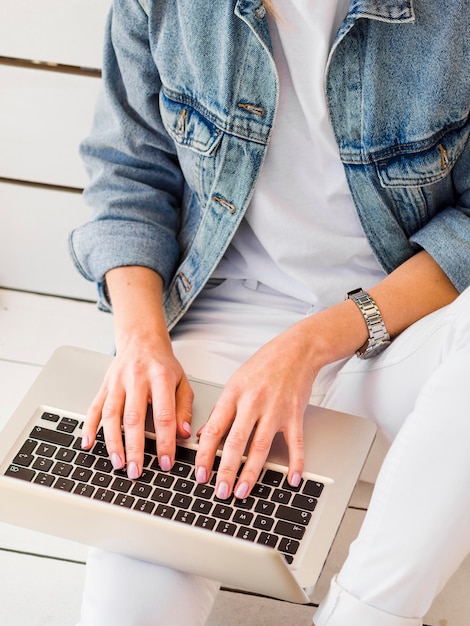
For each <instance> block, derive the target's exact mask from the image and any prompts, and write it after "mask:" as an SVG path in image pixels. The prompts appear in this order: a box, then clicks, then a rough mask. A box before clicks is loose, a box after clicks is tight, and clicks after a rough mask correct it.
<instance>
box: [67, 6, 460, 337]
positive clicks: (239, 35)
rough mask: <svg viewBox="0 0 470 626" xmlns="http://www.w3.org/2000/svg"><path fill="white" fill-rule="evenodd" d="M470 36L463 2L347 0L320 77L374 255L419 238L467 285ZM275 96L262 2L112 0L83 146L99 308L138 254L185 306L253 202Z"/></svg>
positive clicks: (85, 264)
mask: <svg viewBox="0 0 470 626" xmlns="http://www.w3.org/2000/svg"><path fill="white" fill-rule="evenodd" d="M469 33H470V6H469V1H468V0H433V1H432V2H430V0H352V2H351V5H350V10H349V13H348V15H347V17H346V19H345V20H344V22H343V24H342V25H341V28H340V30H339V32H338V34H337V36H336V39H335V42H334V45H333V49H332V51H331V54H330V57H329V62H328V66H327V71H326V76H325V89H326V94H327V101H328V105H329V109H330V116H331V121H332V125H333V129H334V133H335V136H336V139H337V142H338V145H339V149H340V154H341V159H342V161H343V163H344V167H345V171H346V175H347V179H348V183H349V186H350V189H351V193H352V196H353V199H354V202H355V204H356V208H357V211H358V214H359V217H360V220H361V222H362V225H363V228H364V231H365V233H366V236H367V237H368V240H369V242H370V244H371V246H372V249H373V251H374V253H375V255H376V256H377V259H378V260H379V262H380V263H381V264H382V266H383V268H384V269H385V270H386V271H387V272H389V271H391V270H393V269H394V268H396V267H397V266H398V265H400V264H401V263H403V262H404V261H405V260H406V259H408V258H409V257H410V256H411V255H413V254H414V253H416V252H417V251H418V250H420V249H422V248H424V249H426V250H427V251H428V252H429V253H430V254H431V255H432V256H433V257H434V258H435V259H436V260H437V262H438V263H439V264H440V265H441V267H442V268H443V269H444V271H445V272H446V273H447V275H448V276H449V277H450V279H451V280H452V281H453V283H454V284H455V286H456V287H457V288H458V289H459V290H463V289H464V288H465V287H466V286H467V285H469V284H470V140H469V133H470V118H469V107H470V42H469V39H470V36H469ZM306 62H308V60H307V59H306ZM277 97H278V79H277V74H276V68H275V66H274V62H273V59H272V54H271V43H270V37H269V30H268V23H267V17H266V12H265V10H264V7H263V5H262V3H261V0H213V1H212V2H208V1H207V0H140V2H139V1H138V0H115V1H114V5H113V9H112V12H111V14H110V18H109V21H108V27H107V33H106V43H105V52H104V68H103V90H102V94H101V97H100V100H99V103H98V106H97V111H96V117H95V123H94V127H93V130H92V132H91V135H90V137H88V139H87V140H85V141H84V143H83V145H82V155H83V158H84V160H85V163H86V165H87V168H88V170H89V173H90V185H89V187H88V189H87V190H86V192H85V198H86V200H87V201H88V203H89V204H90V205H91V206H92V208H93V219H92V221H91V222H89V223H87V224H85V225H83V226H81V227H80V228H78V229H77V230H75V231H74V232H73V233H72V235H71V248H72V255H73V258H74V260H75V263H76V265H77V267H78V269H79V270H80V271H81V272H82V274H83V275H84V276H85V277H86V278H88V279H89V280H92V281H96V282H97V283H98V284H99V286H100V293H101V298H100V304H101V306H102V307H103V308H105V309H106V308H109V302H107V300H106V294H105V289H104V288H103V285H104V278H103V277H104V274H105V273H106V271H108V270H109V269H111V268H113V267H117V266H121V265H143V266H147V267H150V268H153V269H154V270H156V271H157V272H158V273H159V274H161V276H162V277H163V278H164V281H165V311H166V316H167V321H168V325H169V326H170V327H171V326H173V325H174V324H175V323H176V322H177V321H178V319H179V318H180V317H181V316H182V315H183V313H184V311H185V310H186V309H187V307H188V306H189V305H190V303H191V302H192V300H193V299H194V298H195V296H196V295H197V293H198V292H199V291H200V289H201V288H202V287H203V285H204V284H205V282H206V281H207V279H208V278H209V276H210V275H211V272H212V271H213V269H214V268H215V266H216V265H217V263H218V262H219V260H220V258H221V257H222V255H223V253H224V251H225V249H226V248H227V246H228V244H229V242H230V240H231V237H232V236H233V233H234V232H235V229H236V228H237V226H238V225H239V223H240V220H241V219H242V217H243V214H244V212H245V210H246V208H247V206H248V204H249V201H250V198H251V196H252V194H253V189H254V186H255V183H256V179H257V176H258V173H259V170H260V166H261V164H262V161H263V158H264V156H265V152H266V147H267V145H268V143H269V137H270V131H271V128H272V125H273V120H274V116H275V112H276V104H277ZM354 286H355V285H353V287H354Z"/></svg>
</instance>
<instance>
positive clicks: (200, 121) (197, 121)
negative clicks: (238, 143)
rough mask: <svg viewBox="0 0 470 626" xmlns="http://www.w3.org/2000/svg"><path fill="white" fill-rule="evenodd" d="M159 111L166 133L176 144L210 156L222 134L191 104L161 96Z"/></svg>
mask: <svg viewBox="0 0 470 626" xmlns="http://www.w3.org/2000/svg"><path fill="white" fill-rule="evenodd" d="M160 110H161V116H162V121H163V124H164V126H165V129H166V131H167V132H168V134H169V135H170V137H171V138H172V139H173V141H175V142H176V143H177V144H179V145H181V146H187V147H188V148H191V149H192V150H194V151H195V152H198V153H199V154H203V155H210V154H212V153H213V152H214V150H215V148H216V147H217V145H218V143H219V141H220V139H221V136H222V132H221V131H220V130H219V129H218V128H217V127H216V126H215V124H213V123H212V122H211V121H210V120H209V119H208V118H207V117H205V116H204V115H203V114H202V113H201V112H200V111H198V110H197V109H196V108H195V107H194V106H192V105H191V104H187V103H185V102H178V101H176V100H173V99H171V98H169V97H168V96H166V95H165V94H163V93H162V94H161V97H160Z"/></svg>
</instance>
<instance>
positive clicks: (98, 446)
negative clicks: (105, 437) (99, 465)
mask: <svg viewBox="0 0 470 626" xmlns="http://www.w3.org/2000/svg"><path fill="white" fill-rule="evenodd" d="M92 453H93V454H96V455H97V456H109V455H108V450H107V448H106V444H105V443H103V442H102V441H97V442H96V443H95V445H94V446H93V450H92Z"/></svg>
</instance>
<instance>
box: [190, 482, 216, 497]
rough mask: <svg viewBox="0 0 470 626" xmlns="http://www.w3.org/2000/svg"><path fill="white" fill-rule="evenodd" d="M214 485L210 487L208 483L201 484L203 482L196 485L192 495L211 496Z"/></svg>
mask: <svg viewBox="0 0 470 626" xmlns="http://www.w3.org/2000/svg"><path fill="white" fill-rule="evenodd" d="M214 491H215V489H214V487H211V486H210V485H203V484H199V485H196V489H195V490H194V495H195V496H197V497H198V498H206V499H209V498H212V496H213V495H214Z"/></svg>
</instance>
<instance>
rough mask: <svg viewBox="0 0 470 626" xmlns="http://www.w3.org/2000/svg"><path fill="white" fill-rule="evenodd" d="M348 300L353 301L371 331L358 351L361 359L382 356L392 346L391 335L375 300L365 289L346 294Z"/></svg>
mask: <svg viewBox="0 0 470 626" xmlns="http://www.w3.org/2000/svg"><path fill="white" fill-rule="evenodd" d="M346 299H350V300H353V301H354V302H355V303H356V304H357V306H358V307H359V310H360V311H361V313H362V315H363V316H364V321H365V323H366V325H367V330H368V331H369V339H368V340H367V341H366V342H365V344H364V345H362V346H361V347H360V348H359V350H357V351H356V355H357V356H358V357H359V358H360V359H370V358H371V357H373V356H377V354H380V353H381V352H382V351H383V350H385V348H386V347H387V346H389V345H390V343H391V341H390V335H389V334H388V332H387V329H386V328H385V324H384V321H383V319H382V315H381V314H380V311H379V308H378V306H377V305H376V304H375V302H374V300H373V299H372V298H371V297H370V296H369V294H368V293H366V292H365V291H364V290H363V289H361V288H359V289H354V290H353V291H349V292H348V293H347V294H346Z"/></svg>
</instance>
